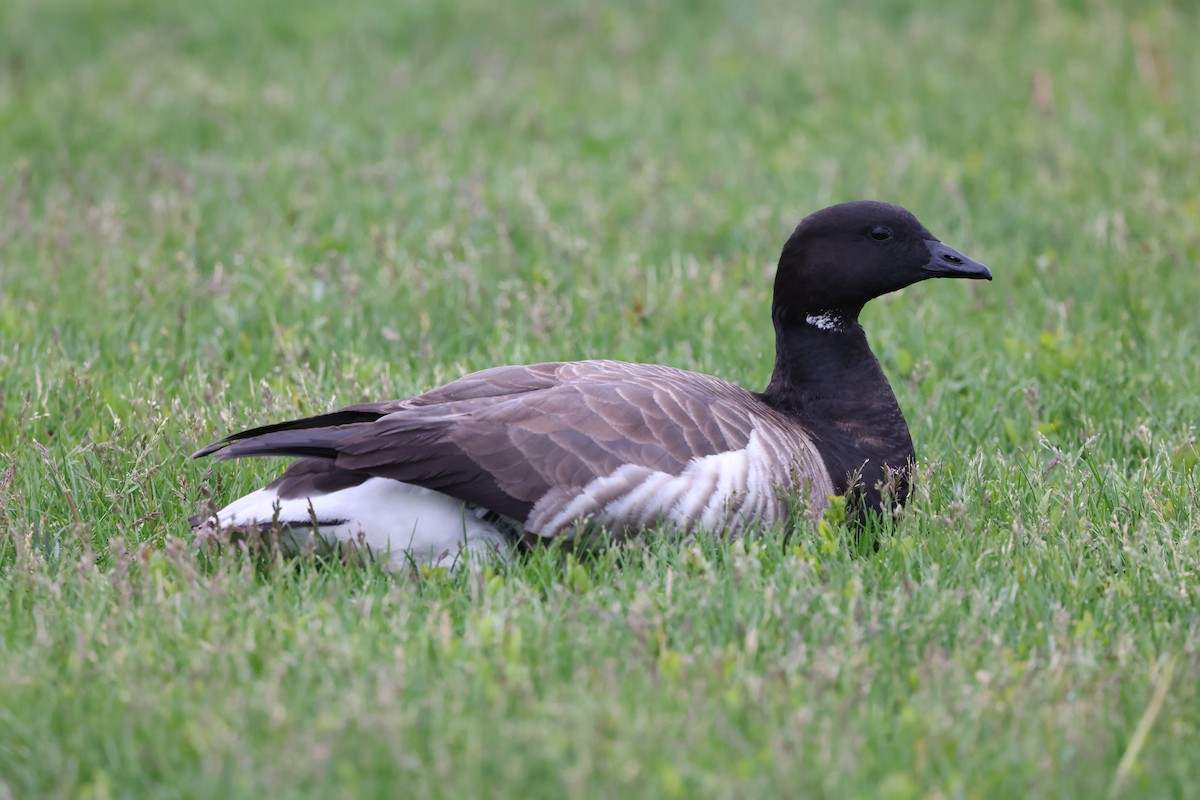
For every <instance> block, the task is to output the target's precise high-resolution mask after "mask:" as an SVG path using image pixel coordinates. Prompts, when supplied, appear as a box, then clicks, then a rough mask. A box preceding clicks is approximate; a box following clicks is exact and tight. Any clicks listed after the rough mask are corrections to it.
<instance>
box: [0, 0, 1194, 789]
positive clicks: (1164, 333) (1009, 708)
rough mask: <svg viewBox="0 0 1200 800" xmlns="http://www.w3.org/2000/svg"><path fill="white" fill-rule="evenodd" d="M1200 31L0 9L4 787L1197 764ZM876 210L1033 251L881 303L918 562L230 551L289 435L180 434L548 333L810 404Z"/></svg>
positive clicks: (633, 552)
mask: <svg viewBox="0 0 1200 800" xmlns="http://www.w3.org/2000/svg"><path fill="white" fill-rule="evenodd" d="M1198 28H1200V26H1198V25H1197V8H1196V7H1195V6H1194V5H1193V4H1191V3H1184V2H1175V3H1172V2H1156V3H1133V2H1120V1H1119V0H1079V1H1078V2H1067V1H1065V0H1064V2H1050V0H1038V1H1036V2H1035V1H1034V0H1028V1H1026V2H1014V3H1007V4H999V5H996V6H991V5H988V4H982V3H980V4H958V5H955V6H949V7H946V8H933V7H928V6H926V5H925V4H920V3H912V2H902V1H901V0H883V1H881V2H866V0H856V1H853V2H840V3H839V2H833V1H832V0H805V1H804V2H793V3H784V2H778V1H777V0H757V1H756V2H752V3H733V2H724V3H723V2H683V1H682V0H678V1H675V2H673V1H671V0H660V2H649V3H611V4H603V5H601V4H593V3H570V2H566V3H559V4H540V3H529V2H513V3H508V4H505V5H503V6H498V5H493V4H490V3H482V2H476V0H462V1H461V2H453V3H440V2H421V0H412V1H410V2H404V3H396V4H388V3H383V2H370V1H369V0H359V1H358V2H347V3H341V4H328V3H320V2H315V1H309V0H294V1H291V2H282V1H281V0H263V1H262V2H257V3H253V4H247V3H239V2H233V0H214V2H210V3H207V4H204V5H202V6H187V5H183V4H177V3H170V2H153V1H152V0H106V2H81V1H80V0H7V2H4V3H0V345H2V346H0V530H2V531H3V532H4V535H3V536H2V537H0V593H3V594H4V595H6V602H5V607H6V609H7V610H6V612H5V613H4V614H3V618H2V621H0V648H2V650H3V655H2V657H0V685H3V686H4V687H5V690H4V691H3V692H0V742H2V743H3V746H0V796H5V793H6V792H7V793H9V794H11V795H12V796H14V797H26V796H29V797H33V796H43V797H54V796H61V797H83V796H91V797H100V796H114V795H115V796H133V795H153V796H158V797H172V796H179V797H185V796H213V795H215V794H229V795H238V796H245V795H251V794H259V795H261V794H269V795H271V796H281V797H283V796H303V795H318V796H327V795H329V794H335V793H342V794H350V795H353V794H389V795H394V794H397V793H403V794H404V795H405V796H412V797H437V796H484V795H489V794H490V795H496V796H516V795H517V794H519V793H524V794H535V795H561V796H580V797H582V796H586V797H601V796H612V797H626V796H722V797H737V796H772V795H774V796H778V795H780V794H784V793H786V794H787V795H789V796H794V795H814V796H835V797H845V796H890V797H909V796H912V797H916V796H955V797H957V796H979V797H985V796H998V795H1020V796H1031V797H1034V796H1049V795H1052V796H1062V795H1085V796H1095V795H1097V794H1099V793H1101V792H1110V793H1113V794H1122V793H1127V794H1129V795H1130V796H1134V795H1136V796H1154V795H1158V796H1172V797H1179V796H1185V795H1191V794H1195V793H1196V790H1195V789H1194V786H1195V785H1196V783H1197V780H1196V779H1197V777H1198V771H1200V768H1198V767H1197V766H1196V764H1195V762H1196V759H1195V757H1194V754H1195V741H1196V738H1195V737H1196V735H1197V728H1198V727H1200V698H1198V697H1197V692H1196V685H1197V683H1196V678H1197V675H1198V673H1200V656H1198V654H1197V647H1198V641H1200V638H1198V635H1197V627H1198V624H1200V623H1198V622H1197V619H1198V618H1200V615H1198V613H1197V612H1198V611H1200V608H1198V605H1200V604H1198V603H1197V594H1196V582H1197V563H1198V560H1200V543H1198V542H1197V532H1198V528H1200V523H1198V520H1200V501H1198V500H1197V488H1198V485H1200V480H1198V478H1200V451H1198V450H1197V445H1196V420H1197V418H1198V417H1200V378H1198V372H1200V371H1198V370H1197V367H1196V364H1197V362H1198V359H1197V347H1196V340H1197V324H1196V311H1195V309H1196V305H1197V301H1198V300H1200V270H1198V269H1197V261H1198V260H1200V198H1198V196H1197V191H1196V187H1197V186H1200V166H1198V165H1200V137H1198V136H1197V131H1198V130H1200V108H1198V103H1197V97H1198V95H1197V87H1198V86H1200V56H1197V54H1196V52H1195V50H1196V48H1195V46H1194V42H1195V41H1197V40H1200V36H1198V35H1197V34H1198V33H1200V30H1198ZM855 198H876V199H884V200H889V201H892V202H897V203H900V204H902V205H905V206H907V207H908V208H910V209H911V210H913V211H914V212H915V213H916V214H917V215H918V216H919V217H920V218H921V219H922V221H924V222H925V223H926V224H927V226H928V227H929V228H930V229H931V230H932V231H933V232H934V233H935V234H936V235H938V236H940V237H941V238H943V239H944V240H945V241H947V242H948V243H950V244H951V245H952V246H955V247H957V248H959V249H961V250H963V251H964V252H966V253H967V254H968V255H971V256H973V257H976V258H978V259H979V260H982V261H984V262H985V263H988V264H989V265H990V266H991V267H992V269H993V271H994V273H995V274H996V281H994V282H993V283H991V284H988V285H983V286H977V285H965V284H961V283H954V284H946V283H944V282H941V283H938V282H935V283H931V284H925V285H921V286H918V287H914V288H912V289H909V290H907V291H905V292H903V293H901V294H899V295H895V296H892V297H888V298H886V299H884V300H883V301H881V302H878V303H876V304H874V305H873V306H871V307H870V308H868V310H867V312H866V313H865V315H864V324H865V326H866V327H867V330H868V333H869V335H870V336H871V340H872V342H873V345H874V347H875V350H876V352H877V354H878V355H879V357H880V359H881V361H882V362H883V364H884V368H885V370H886V371H887V372H888V374H889V376H890V378H891V380H892V382H893V385H894V387H895V389H896V392H897V395H898V396H899V399H900V402H901V405H902V407H903V408H904V411H905V414H906V416H907V417H908V419H909V422H910V425H911V427H912V429H913V435H914V439H915V440H916V442H917V449H918V454H919V456H920V457H921V459H922V469H923V476H924V477H923V479H922V482H921V485H920V486H919V488H918V492H917V495H916V498H915V502H914V503H913V504H912V505H913V507H912V508H911V509H910V510H909V512H908V513H907V514H906V515H905V516H904V517H902V518H901V519H900V520H898V521H897V522H896V524H895V527H894V530H890V531H888V532H887V533H886V534H885V535H884V536H883V538H882V540H881V542H880V550H879V552H878V553H865V552H863V550H862V548H860V547H857V546H856V545H855V544H854V543H853V541H852V537H851V535H850V533H849V532H847V531H844V530H841V529H840V528H835V530H834V533H833V534H829V533H826V534H824V535H822V534H820V533H818V532H816V531H812V530H806V529H799V530H796V531H792V532H779V531H768V532H765V534H764V538H763V540H762V541H761V542H758V543H751V544H749V545H738V546H737V547H734V548H732V549H730V548H727V547H724V546H718V545H713V544H711V543H706V542H686V541H685V542H673V541H671V540H669V539H662V540H657V539H656V540H653V541H651V542H650V543H649V544H645V545H641V544H635V545H632V546H630V547H628V548H624V549H622V550H619V551H614V552H611V553H608V554H605V555H603V556H600V557H598V558H596V559H593V560H587V561H584V562H583V563H579V562H576V561H575V560H574V559H573V558H570V557H566V556H560V555H559V554H555V553H543V554H539V555H537V556H535V557H532V558H531V559H529V560H528V561H527V562H523V563H520V564H518V565H515V566H514V567H511V568H508V569H506V570H503V571H501V573H498V574H494V575H490V576H487V577H486V579H484V578H481V579H480V580H479V582H473V581H472V580H471V579H467V578H464V577H460V578H450V577H447V576H438V575H433V576H427V577H426V578H425V579H423V580H416V581H407V580H396V579H385V578H382V577H381V576H379V575H378V574H376V573H374V572H373V571H371V570H365V571H364V570H353V569H340V568H333V569H324V570H319V569H313V568H312V567H311V565H306V564H286V565H277V567H276V569H274V570H272V571H271V572H270V573H269V574H267V575H265V576H264V575H258V574H256V572H255V570H254V569H253V567H252V565H248V564H246V563H244V562H243V561H241V560H239V559H236V558H230V557H226V558H223V559H219V560H217V561H216V562H210V561H206V560H204V559H203V558H199V557H198V556H197V555H196V554H195V553H193V552H192V551H191V549H190V546H189V545H188V544H187V541H186V540H187V528H186V525H185V523H184V520H185V518H186V517H187V516H188V515H189V514H190V513H192V512H193V511H194V510H195V509H196V508H198V507H199V506H200V505H201V504H202V503H204V502H205V501H206V500H207V499H209V498H210V497H213V498H215V499H216V500H218V501H220V500H228V499H230V498H232V497H234V496H236V495H237V494H238V493H240V492H244V491H248V490H249V489H251V488H254V487H256V486H258V485H261V483H262V482H263V481H264V480H266V479H268V478H269V477H270V475H272V474H273V473H274V471H275V470H276V469H277V468H278V464H276V463H259V462H254V463H244V464H239V465H237V466H225V467H223V468H221V469H219V470H213V471H212V472H207V470H208V465H206V464H202V463H193V462H189V461H186V460H185V456H186V454H187V453H190V452H191V451H192V450H194V449H195V448H196V446H198V445H200V444H203V443H206V442H207V441H209V440H210V439H212V438H215V437H217V436H219V435H222V434H224V433H226V432H229V431H230V430H232V429H235V428H240V427H244V426H248V425H252V424H258V423H262V422H267V421H270V420H273V419H276V418H281V417H286V416H292V415H297V414H305V413H311V412H314V411H318V410H322V409H325V408H328V407H331V406H334V405H338V404H342V403H347V402H355V401H359V400H364V399H378V398H382V397H398V396H403V395H406V394H411V393H415V392H417V391H420V390H422V389H424V388H428V387H430V386H431V385H434V384H436V383H438V382H441V381H445V380H448V379H450V378H453V377H455V376H457V375H458V374H460V373H462V372H463V371H466V370H470V369H476V368H482V367H485V366H489V365H493V364H498V363H513V362H525V361H536V360H544V359H559V358H563V359H570V358H583V357H615V358H623V359H629V360H638V361H657V362H664V363H670V364H672V365H675V366H680V367H685V368H693V369H698V370H702V371H707V372H712V373H714V374H717V375H720V376H722V377H725V378H728V379H730V380H734V381H737V382H740V383H743V384H745V385H748V386H750V387H752V388H758V387H761V386H762V385H763V384H765V381H766V378H767V376H768V374H769V370H770V366H771V357H772V353H773V343H772V340H771V327H770V320H769V314H768V306H769V299H770V295H769V292H770V277H771V275H772V272H773V268H774V262H775V259H776V257H777V255H778V251H779V248H780V246H781V245H782V243H783V241H784V239H785V238H786V236H787V234H788V233H789V232H790V230H791V228H792V226H794V225H795V223H796V222H797V221H798V220H799V219H800V218H801V217H802V216H803V215H804V214H806V213H808V212H809V211H812V210H815V209H817V208H819V207H821V206H824V205H827V204H829V203H832V202H837V201H841V200H847V199H855ZM785 534H790V535H785ZM1156 698H1157V700H1156ZM1156 703H1157V705H1156ZM1139 724H1140V726H1139Z"/></svg>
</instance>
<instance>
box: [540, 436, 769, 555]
mask: <svg viewBox="0 0 1200 800" xmlns="http://www.w3.org/2000/svg"><path fill="white" fill-rule="evenodd" d="M789 464H790V459H789V458H788V456H787V454H785V453H783V452H780V451H779V450H778V449H776V446H773V445H771V444H769V443H768V442H767V441H765V440H764V437H762V436H760V435H759V432H758V431H754V432H752V433H751V434H750V441H749V442H747V443H746V446H745V447H743V448H742V449H740V450H730V451H727V452H724V453H717V454H716V455H711V456H704V457H703V458H696V459H693V460H692V461H691V462H689V463H688V465H687V466H686V467H684V469H683V472H681V473H680V474H679V475H671V474H670V473H666V472H660V471H657V470H653V469H649V468H647V467H640V466H635V465H632V464H630V465H626V466H624V467H621V468H620V469H618V470H617V471H616V472H613V473H612V474H610V475H606V476H604V477H602V478H596V479H595V480H593V481H591V482H590V483H589V484H588V485H587V486H585V487H584V488H583V490H582V491H581V492H580V493H579V494H578V495H575V496H574V497H572V498H571V500H570V502H568V503H566V504H565V505H563V506H562V507H561V508H558V509H556V510H552V509H549V508H539V506H542V505H543V504H542V503H540V502H539V503H538V505H537V506H534V509H533V512H532V513H531V514H530V515H529V527H530V529H531V530H533V532H534V533H537V534H538V535H540V536H553V535H555V534H556V533H558V532H559V531H561V530H563V529H564V528H566V527H569V526H570V525H572V524H573V523H574V522H576V521H577V520H579V519H585V518H588V517H591V518H595V519H596V520H598V521H600V522H602V523H605V524H607V525H609V526H612V527H614V528H620V527H642V526H646V525H651V524H653V523H654V522H655V521H656V520H660V519H661V520H664V521H666V522H671V523H674V524H676V525H679V526H681V527H684V528H693V527H702V528H704V529H706V530H708V531H723V532H725V533H726V534H729V535H736V534H738V533H740V532H741V531H742V530H743V529H744V528H745V527H746V526H748V525H751V524H753V523H755V522H764V523H768V524H769V523H771V522H774V521H776V520H777V519H779V518H780V517H782V516H783V514H784V513H785V512H786V505H785V503H784V501H783V500H782V499H781V497H780V491H779V489H780V487H781V486H782V485H785V484H787V483H788V482H789V481H788V476H789V474H788V469H789ZM614 492H616V493H617V494H616V497H615V498H614V497H613V494H614ZM601 498H604V499H601ZM547 500H548V501H549V502H552V500H550V496H547ZM605 500H607V502H605ZM547 512H549V514H550V515H551V516H550V518H549V519H544V517H545V515H546V514H547Z"/></svg>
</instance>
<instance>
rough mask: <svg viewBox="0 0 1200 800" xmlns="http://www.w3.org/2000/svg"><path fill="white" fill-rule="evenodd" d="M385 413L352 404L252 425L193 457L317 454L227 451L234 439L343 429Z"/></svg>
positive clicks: (200, 450) (201, 449)
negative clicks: (255, 425)
mask: <svg viewBox="0 0 1200 800" xmlns="http://www.w3.org/2000/svg"><path fill="white" fill-rule="evenodd" d="M386 413H387V412H386V411H383V410H381V409H379V408H377V407H372V406H350V407H348V408H340V409H338V410H337V411H330V412H329V413H327V414H317V415H315V416H312V417H303V418H301V419H293V420H288V421H287V422H276V423H274V424H272V425H262V426H260V427H257V428H250V429H249V430H245V431H240V432H238V433H234V434H230V435H229V436H226V437H225V438H224V439H221V440H219V441H216V442H213V443H212V444H210V445H208V446H207V447H202V448H200V449H199V450H197V451H196V452H195V453H192V458H204V457H205V456H211V455H213V454H214V453H219V454H220V455H219V456H218V458H219V459H220V460H222V461H223V460H226V459H230V458H241V457H242V456H251V455H317V454H316V453H308V452H303V453H301V452H294V451H291V450H288V451H287V452H278V453H275V452H270V453H267V452H264V453H252V452H243V453H240V454H236V455H235V454H233V453H229V452H228V451H229V449H230V448H231V447H233V445H234V443H235V442H241V441H244V440H246V439H257V438H259V437H261V436H267V435H270V434H276V433H282V432H286V431H308V430H312V429H314V428H340V427H342V426H345V425H354V424H357V423H360V422H374V421H375V420H377V419H379V418H380V417H382V416H384V414H386ZM319 457H321V458H332V457H333V456H332V455H330V454H322V455H321V456H319Z"/></svg>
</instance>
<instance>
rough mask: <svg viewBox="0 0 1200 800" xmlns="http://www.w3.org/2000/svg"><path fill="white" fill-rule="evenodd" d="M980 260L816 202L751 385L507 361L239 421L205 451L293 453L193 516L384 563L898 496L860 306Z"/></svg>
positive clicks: (903, 214) (793, 251) (792, 245)
mask: <svg viewBox="0 0 1200 800" xmlns="http://www.w3.org/2000/svg"><path fill="white" fill-rule="evenodd" d="M934 277H949V278H986V279H988V280H990V279H991V277H992V276H991V273H990V272H989V271H988V269H987V267H985V266H983V265H982V264H979V263H977V262H975V261H972V260H971V259H969V258H967V257H966V256H964V255H962V254H961V253H959V252H957V251H956V250H953V249H952V248H950V247H948V246H946V245H944V244H942V243H941V242H940V241H938V239H937V238H935V237H934V236H933V234H931V233H930V232H929V231H928V230H926V228H925V227H924V226H923V225H922V224H921V223H920V222H918V221H917V219H916V217H914V216H913V215H912V214H910V213H909V212H908V211H906V210H904V209H903V208H900V207H899V206H894V205H889V204H887V203H878V202H866V201H863V202H854V203H844V204H841V205H836V206H832V207H830V208H826V209H824V210H822V211H818V212H816V213H814V214H812V215H810V216H808V217H807V218H805V219H804V220H803V221H802V222H801V223H800V225H799V226H798V227H797V228H796V230H795V232H794V233H793V234H792V236H791V238H789V239H788V241H787V244H786V245H785V246H784V249H783V254H782V255H781V257H780V259H779V267H778V271H777V273H776V277H775V290H774V301H773V304H772V318H773V320H774V324H775V336H776V355H775V368H774V372H773V374H772V376H771V381H770V384H769V385H768V386H767V388H766V390H765V391H763V392H762V393H754V392H750V391H747V390H745V389H742V388H739V387H737V386H735V385H733V384H731V383H727V382H725V381H722V380H720V379H718V378H714V377H711V376H708V375H702V374H699V373H695V372H687V371H684V370H679V369H673V368H671V367H665V366H658V365H652V364H629V363H624V362H618V361H577V362H556V363H546V364H533V365H529V366H510V367H496V368H493V369H488V370H484V371H482V372H476V373H473V374H471V375H467V376H465V377H463V378H459V379H458V380H456V381H453V382H451V383H449V384H446V385H445V386H441V387H439V388H436V389H432V390H430V391H428V392H426V393H424V394H421V395H418V396H416V397H411V398H408V399H404V400H392V401H386V402H381V403H364V404H360V405H353V406H347V407H345V408H342V409H339V410H336V411H331V412H329V413H326V414H319V415H316V416H313V417H307V418H304V419H298V420H293V421H290V422H282V423H278V424H274V425H267V426H265V427H261V428H255V429H253V430H248V431H244V432H241V433H235V434H233V435H231V436H229V437H227V438H225V439H222V440H221V441H219V442H216V443H215V444H212V445H209V446H208V447H205V448H204V449H202V450H200V451H199V452H197V453H196V454H195V457H201V456H206V455H215V456H216V457H217V458H218V459H232V458H241V457H244V456H292V457H296V458H297V460H296V461H294V462H293V463H292V464H291V465H290V466H289V467H288V468H287V469H286V470H285V471H284V472H283V474H282V475H280V477H279V478H278V479H276V480H275V481H274V482H272V483H271V484H270V485H269V486H267V487H266V488H264V489H260V490H258V491H256V492H252V493H251V494H249V495H246V496H245V497H242V498H240V499H238V500H236V501H234V502H233V503H231V504H230V505H228V506H226V507H225V508H223V509H221V510H220V511H217V512H216V513H215V514H212V515H197V516H196V517H193V519H192V525H193V527H194V529H195V530H196V532H197V533H199V534H206V533H211V532H214V531H217V530H220V529H233V530H235V531H237V530H246V529H250V528H274V529H277V530H279V531H281V532H282V533H286V536H281V542H283V543H284V544H285V546H286V547H289V548H291V547H301V546H302V545H303V544H304V543H305V542H306V541H308V540H309V539H310V538H311V537H313V536H314V533H315V534H316V535H317V536H319V537H320V539H321V540H324V541H328V542H338V541H354V542H356V543H358V544H359V545H360V546H365V547H366V548H367V549H368V550H369V551H371V552H373V553H376V554H387V555H386V557H387V558H388V559H389V564H391V565H394V566H399V565H403V564H412V563H430V564H437V565H453V564H456V563H458V562H459V560H460V559H461V558H462V557H463V556H464V555H470V554H488V553H497V552H499V553H504V552H507V550H508V549H509V548H510V547H511V546H512V545H513V544H514V543H515V542H517V541H519V540H522V539H531V540H536V539H538V538H549V537H554V536H556V535H558V534H560V533H562V532H564V531H571V530H574V529H576V526H577V525H579V524H580V523H582V522H595V523H599V524H601V525H603V526H604V527H605V528H607V529H608V530H609V531H610V532H612V533H613V534H614V535H617V536H620V535H627V534H629V533H631V532H633V531H636V530H640V529H643V528H647V527H651V526H654V525H656V524H659V523H662V522H667V523H670V524H674V525H677V526H679V527H681V528H685V529H691V528H700V529H704V530H707V531H713V532H721V533H722V534H723V535H727V536H733V535H738V534H740V533H741V532H742V531H743V530H744V529H745V528H746V527H747V526H750V525H753V524H770V523H772V522H775V521H777V520H779V519H780V518H781V517H783V516H784V515H785V514H786V513H787V508H788V499H789V497H793V496H796V495H797V494H799V495H801V496H802V497H803V498H804V499H805V500H807V503H808V508H809V510H810V512H811V513H813V514H816V513H819V512H820V511H822V510H823V509H824V508H825V507H826V506H827V505H828V502H829V497H830V496H831V495H846V494H850V495H852V496H854V497H856V498H857V502H856V506H857V507H859V508H870V507H878V506H879V504H880V502H881V486H882V485H883V483H884V481H885V480H891V481H892V491H893V492H894V496H895V497H897V498H898V499H900V500H903V498H904V497H905V494H906V492H907V478H906V473H907V469H908V468H909V465H910V464H911V463H912V460H913V457H914V454H913V446H912V439H911V438H910V436H909V433H908V427H907V425H906V424H905V422H904V417H903V415H902V414H901V412H900V407H899V405H898V404H897V402H896V398H895V395H894V394H893V393H892V390H891V387H890V386H889V385H888V382H887V379H886V378H885V377H884V374H883V371H882V369H881V368H880V366H879V362H878V361H877V360H876V359H875V356H874V355H873V354H872V352H871V349H870V347H869V346H868V345H867V339H866V335H865V334H864V332H863V329H862V327H861V326H860V325H859V323H858V315H859V312H860V311H861V310H862V307H863V305H864V304H865V303H867V302H868V301H870V300H871V299H873V298H875V297H878V296H880V295H882V294H886V293H888V292H892V291H895V290H897V289H901V288H903V287H905V286H908V285H910V284H912V283H916V282H917V281H921V280H924V279H926V278H934Z"/></svg>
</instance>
